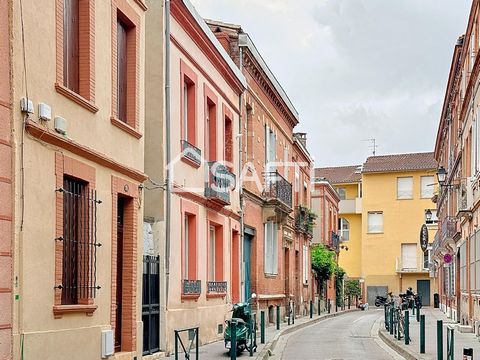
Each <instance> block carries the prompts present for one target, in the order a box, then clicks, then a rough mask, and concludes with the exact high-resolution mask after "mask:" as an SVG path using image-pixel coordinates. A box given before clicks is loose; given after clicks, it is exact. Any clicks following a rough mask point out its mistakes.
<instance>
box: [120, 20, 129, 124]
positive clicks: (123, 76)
mask: <svg viewBox="0 0 480 360" xmlns="http://www.w3.org/2000/svg"><path fill="white" fill-rule="evenodd" d="M127 31H128V28H127V25H126V24H125V23H124V22H123V21H122V20H121V19H118V18H117V114H118V119H119V120H121V121H123V122H127V66H128V63H127Z"/></svg>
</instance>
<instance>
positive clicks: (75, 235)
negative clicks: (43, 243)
mask: <svg viewBox="0 0 480 360" xmlns="http://www.w3.org/2000/svg"><path fill="white" fill-rule="evenodd" d="M61 192H62V194H63V239H62V244H63V259H62V264H63V267H62V287H61V289H62V299H61V304H62V305H73V304H79V303H80V302H79V300H80V299H82V300H83V299H91V298H94V297H95V292H96V284H95V279H96V251H95V249H96V247H97V241H96V236H95V234H96V231H95V224H96V214H97V212H96V205H97V200H96V192H95V190H90V189H89V188H88V183H87V182H84V181H81V180H77V179H76V178H73V177H68V176H64V179H63V189H62V191H61Z"/></svg>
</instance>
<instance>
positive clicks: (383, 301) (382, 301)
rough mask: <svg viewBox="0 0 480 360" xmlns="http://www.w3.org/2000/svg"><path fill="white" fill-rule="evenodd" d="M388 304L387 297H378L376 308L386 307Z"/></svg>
mask: <svg viewBox="0 0 480 360" xmlns="http://www.w3.org/2000/svg"><path fill="white" fill-rule="evenodd" d="M386 303H387V297H386V296H380V295H378V296H377V297H376V298H375V306H376V307H380V306H384V305H385V304H386Z"/></svg>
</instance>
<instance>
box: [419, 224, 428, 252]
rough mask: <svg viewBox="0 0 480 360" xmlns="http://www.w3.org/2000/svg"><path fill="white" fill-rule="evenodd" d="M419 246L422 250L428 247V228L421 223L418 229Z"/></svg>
mask: <svg viewBox="0 0 480 360" xmlns="http://www.w3.org/2000/svg"><path fill="white" fill-rule="evenodd" d="M420 246H421V247H422V251H423V252H425V251H427V248H428V228H427V225H425V224H423V225H422V228H421V229H420Z"/></svg>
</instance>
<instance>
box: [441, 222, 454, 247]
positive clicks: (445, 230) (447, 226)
mask: <svg viewBox="0 0 480 360" xmlns="http://www.w3.org/2000/svg"><path fill="white" fill-rule="evenodd" d="M440 233H441V238H440V243H441V244H442V245H443V244H445V243H446V242H448V241H450V240H453V238H454V237H455V235H456V234H457V218H455V217H453V216H447V217H445V218H444V219H443V221H442V227H441V232H440Z"/></svg>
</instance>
